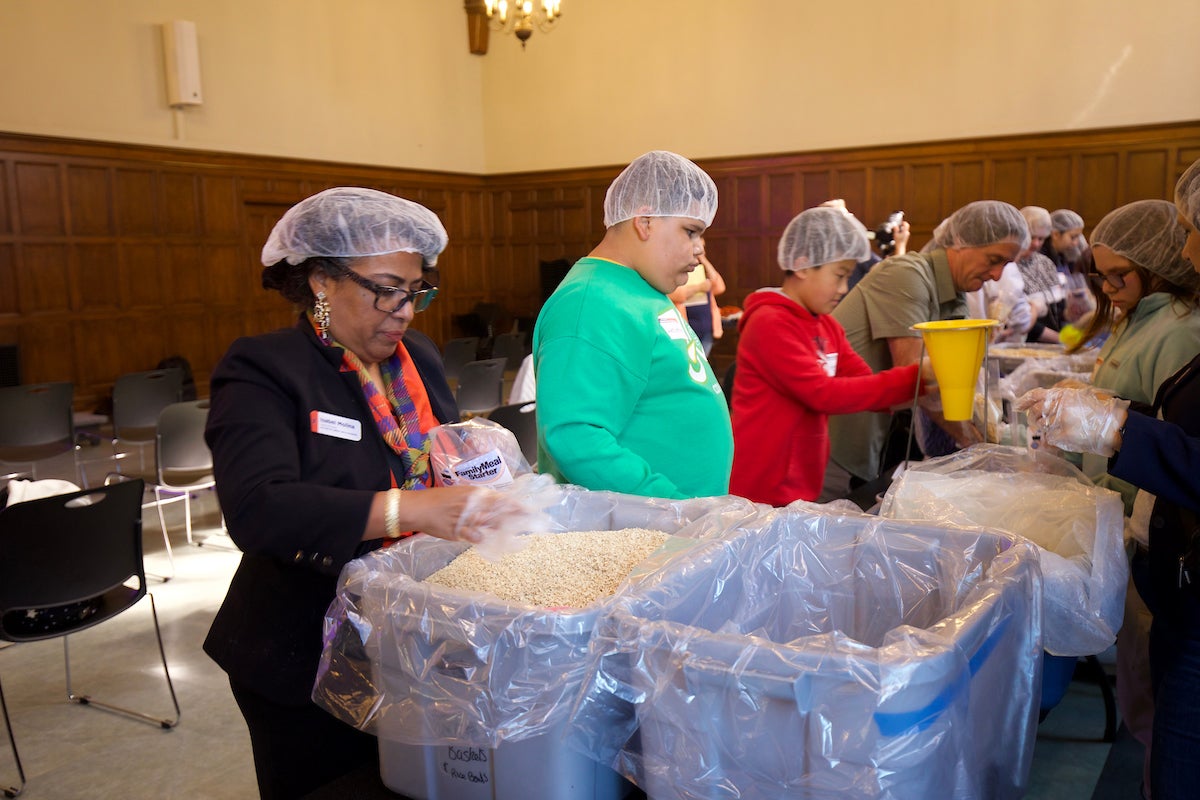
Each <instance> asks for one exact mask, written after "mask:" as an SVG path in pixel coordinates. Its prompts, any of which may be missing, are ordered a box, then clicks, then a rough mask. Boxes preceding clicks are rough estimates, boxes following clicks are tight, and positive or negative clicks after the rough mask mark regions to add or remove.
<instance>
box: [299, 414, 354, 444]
mask: <svg viewBox="0 0 1200 800" xmlns="http://www.w3.org/2000/svg"><path fill="white" fill-rule="evenodd" d="M308 418H309V424H310V425H311V427H312V432H313V433H319V434H321V435H322V436H332V437H334V438H335V439H345V440H347V441H350V442H361V441H362V423H361V422H359V421H358V420H356V419H350V417H339V416H338V415H337V414H330V413H329V412H328V411H313V412H311V413H310V414H309V417H308Z"/></svg>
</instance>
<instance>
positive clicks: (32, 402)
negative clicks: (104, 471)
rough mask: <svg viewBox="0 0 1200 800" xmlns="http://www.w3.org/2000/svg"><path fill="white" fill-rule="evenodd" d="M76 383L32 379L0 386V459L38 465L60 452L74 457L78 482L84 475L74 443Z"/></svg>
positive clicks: (33, 472)
mask: <svg viewBox="0 0 1200 800" xmlns="http://www.w3.org/2000/svg"><path fill="white" fill-rule="evenodd" d="M74 400H75V386H74V384H72V383H69V382H65V381H63V382H57V383H33V384H23V385H21V386H11V387H8V388H4V389H0V461H6V462H9V463H17V464H28V465H29V470H28V471H29V472H30V474H31V475H32V476H33V478H34V479H35V480H36V479H37V477H38V474H37V467H38V464H39V463H40V462H42V461H45V460H47V459H50V458H54V457H55V456H59V455H62V454H63V453H70V454H71V457H72V458H73V459H74V463H75V471H76V472H77V473H78V474H79V482H80V483H81V484H82V485H84V486H87V479H86V476H85V475H84V473H83V470H82V468H81V466H80V464H79V446H78V445H77V444H76V443H75V417H74V408H73V404H74Z"/></svg>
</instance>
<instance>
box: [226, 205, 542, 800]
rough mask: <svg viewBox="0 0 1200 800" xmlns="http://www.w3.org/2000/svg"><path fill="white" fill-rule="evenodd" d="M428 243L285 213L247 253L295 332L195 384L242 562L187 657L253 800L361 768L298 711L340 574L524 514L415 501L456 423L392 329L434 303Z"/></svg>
mask: <svg viewBox="0 0 1200 800" xmlns="http://www.w3.org/2000/svg"><path fill="white" fill-rule="evenodd" d="M446 241H447V237H446V231H445V229H444V228H443V227H442V223H441V222H440V221H439V220H438V218H437V217H436V216H435V215H434V214H433V212H431V211H429V209H427V208H424V207H423V206H420V205H418V204H416V203H412V202H409V201H408V200H404V199H401V198H399V197H394V196H392V195H390V194H385V193H384V192H379V191H375V190H373V189H359V188H337V189H328V190H326V191H324V192H321V193H319V194H316V195H314V196H312V197H309V198H308V199H306V200H303V201H301V202H300V203H298V204H297V205H295V206H293V207H292V208H291V209H289V210H288V211H287V213H285V214H284V215H283V218H282V219H280V220H279V222H278V223H276V225H275V228H274V230H272V231H271V235H270V238H269V239H268V240H267V243H266V246H264V247H263V253H262V261H263V264H264V265H265V267H266V268H265V269H264V270H263V279H262V280H263V286H264V287H266V288H268V289H274V290H276V291H278V292H279V293H280V294H282V295H283V296H284V297H285V298H286V299H287V300H290V301H291V302H293V303H294V304H296V305H297V307H299V308H300V309H301V313H300V318H299V320H298V322H297V324H296V326H295V327H293V328H290V329H285V330H280V331H275V332H273V333H268V334H264V335H262V336H255V337H252V338H246V339H239V340H237V341H236V342H234V343H233V345H232V346H231V347H230V348H229V351H228V352H227V353H226V354H225V356H224V358H223V359H222V360H221V362H220V363H219V364H218V365H217V368H216V370H214V372H213V375H212V381H211V390H212V407H211V411H210V413H209V417H208V427H207V430H206V433H205V436H206V438H207V441H208V444H209V447H210V448H211V449H212V453H213V470H214V474H215V476H216V482H217V494H218V496H219V497H220V501H221V510H222V512H223V513H224V515H225V520H226V523H227V524H228V528H229V535H230V536H231V537H232V538H233V540H234V542H235V543H236V544H237V546H238V548H239V549H241V551H242V560H241V563H240V564H239V565H238V568H237V572H236V573H235V574H234V576H233V579H232V581H231V582H230V585H229V591H228V593H227V594H226V596H225V600H224V602H223V603H222V604H221V608H220V610H218V612H217V615H216V619H215V620H214V621H213V624H212V628H211V629H210V630H209V633H208V637H207V639H205V642H204V651H205V652H206V653H208V655H209V656H211V657H212V659H213V660H214V661H216V662H217V663H218V664H219V665H220V666H221V668H222V669H224V670H225V672H226V673H228V675H229V684H230V687H231V688H232V690H233V696H234V699H235V700H236V701H237V704H238V707H239V708H240V709H241V711H242V715H243V716H244V717H245V719H246V725H247V727H248V728H249V731H250V743H251V745H252V748H253V751H254V767H255V771H256V773H257V776H258V786H259V791H260V792H261V794H262V796H263V797H266V798H275V797H288V798H290V797H300V796H303V795H306V794H308V793H310V792H312V791H313V790H314V789H316V788H317V787H319V786H321V785H323V784H325V783H328V782H329V781H331V780H333V779H334V778H337V777H338V776H340V775H342V774H344V773H346V772H349V771H352V770H354V769H356V768H357V767H359V766H361V765H363V764H370V763H372V762H374V761H376V760H377V753H378V750H377V743H376V740H375V738H374V737H373V736H370V735H368V734H365V733H362V732H361V731H358V730H355V729H354V728H352V727H350V726H349V725H346V724H344V723H343V722H341V721H339V720H338V719H336V718H335V717H333V716H332V715H330V714H328V713H326V712H325V711H324V710H322V709H321V708H319V707H318V706H317V705H315V704H314V703H313V702H312V699H311V696H312V690H313V684H314V682H315V680H316V676H317V665H318V661H319V660H320V657H321V650H322V633H323V626H324V617H325V611H326V609H327V607H328V606H329V603H330V601H332V600H333V598H334V596H335V594H336V586H337V576H338V573H339V572H340V571H341V569H342V567H343V566H344V565H345V564H346V562H348V561H350V560H351V559H353V558H356V557H358V556H360V555H363V554H364V553H366V552H368V551H370V550H374V549H376V548H378V547H380V546H382V545H383V544H384V542H386V541H387V540H389V539H396V538H399V537H401V536H406V535H409V534H411V533H413V532H417V531H420V532H424V533H427V534H430V535H432V536H437V537H440V538H443V539H466V540H470V541H479V540H480V539H481V538H482V537H483V536H485V535H487V534H488V533H489V531H487V530H485V528H486V527H488V526H487V524H486V522H485V523H484V524H483V525H480V524H477V523H478V521H479V520H480V519H481V517H482V518H484V519H485V520H488V519H495V520H500V519H503V518H504V516H505V515H508V514H520V513H522V512H523V511H524V510H525V509H524V508H523V505H522V504H521V503H520V502H519V501H517V500H515V499H512V498H509V497H507V496H505V495H502V494H501V493H499V492H495V491H492V490H489V489H483V488H475V487H459V486H455V487H446V488H430V487H431V475H430V469H429V436H428V433H429V430H430V429H431V428H433V427H434V426H436V425H437V424H439V423H441V422H450V421H457V420H458V418H459V416H458V410H457V408H456V407H455V404H454V400H453V398H452V396H451V394H450V389H449V387H448V386H447V385H446V379H445V375H444V373H443V372H442V366H441V355H440V353H439V352H438V349H437V347H436V346H434V344H433V342H432V341H430V339H429V338H428V337H426V336H424V335H423V334H421V333H418V332H417V331H414V330H411V329H410V328H409V324H410V323H411V322H412V320H413V315H414V314H416V313H417V312H419V311H423V310H424V309H425V308H427V307H428V306H429V303H430V302H431V301H432V300H433V298H434V296H435V295H436V294H437V291H438V287H437V272H436V270H435V266H436V264H437V257H438V254H439V253H441V251H442V250H443V249H444V248H445V247H446ZM502 524H503V523H502V522H497V523H495V525H502Z"/></svg>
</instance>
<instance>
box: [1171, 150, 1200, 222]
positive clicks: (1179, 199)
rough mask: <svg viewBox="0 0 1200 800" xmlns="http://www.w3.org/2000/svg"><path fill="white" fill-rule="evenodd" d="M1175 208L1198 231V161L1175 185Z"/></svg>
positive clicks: (1199, 204) (1199, 163)
mask: <svg viewBox="0 0 1200 800" xmlns="http://www.w3.org/2000/svg"><path fill="white" fill-rule="evenodd" d="M1175 208H1177V209H1178V210H1179V213H1180V214H1182V215H1183V218H1184V219H1186V220H1187V221H1188V222H1190V223H1191V224H1192V227H1193V228H1195V229H1196V230H1198V231H1200V160H1198V161H1196V162H1194V163H1193V164H1192V165H1191V166H1190V167H1188V168H1187V169H1186V170H1185V171H1184V173H1183V175H1181V176H1180V178H1179V183H1177V184H1175Z"/></svg>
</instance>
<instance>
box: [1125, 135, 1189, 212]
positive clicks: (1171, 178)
mask: <svg viewBox="0 0 1200 800" xmlns="http://www.w3.org/2000/svg"><path fill="white" fill-rule="evenodd" d="M1189 163H1190V162H1189ZM1173 166H1174V165H1173V164H1171V159H1170V153H1169V152H1168V150H1167V149H1166V148H1161V147H1160V148H1155V149H1153V150H1133V151H1131V152H1129V153H1126V155H1125V170H1124V174H1125V185H1124V187H1121V188H1122V195H1123V196H1124V197H1127V198H1131V199H1132V200H1149V199H1154V198H1161V199H1164V200H1174V199H1175V192H1174V189H1175V181H1176V180H1177V179H1178V178H1177V176H1175V175H1173V174H1172V167H1173ZM1164 185H1166V186H1169V187H1170V190H1171V191H1169V192H1167V193H1165V194H1164V193H1163V186H1164Z"/></svg>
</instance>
